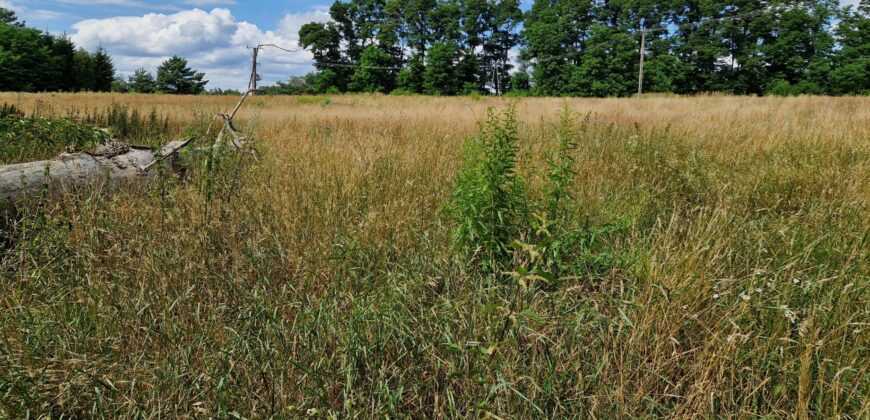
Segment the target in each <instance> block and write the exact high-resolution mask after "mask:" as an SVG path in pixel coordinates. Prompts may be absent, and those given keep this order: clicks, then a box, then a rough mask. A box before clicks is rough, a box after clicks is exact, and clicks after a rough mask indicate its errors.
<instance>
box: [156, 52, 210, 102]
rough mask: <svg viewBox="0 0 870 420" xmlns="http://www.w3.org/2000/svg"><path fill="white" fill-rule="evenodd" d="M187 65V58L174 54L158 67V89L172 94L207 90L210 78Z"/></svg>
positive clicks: (196, 92)
mask: <svg viewBox="0 0 870 420" xmlns="http://www.w3.org/2000/svg"><path fill="white" fill-rule="evenodd" d="M203 77H205V74H204V73H198V72H196V71H195V70H193V69H191V68H190V67H188V66H187V60H185V59H184V58H181V57H179V56H177V55H173V56H172V57H170V58H169V59H167V60H166V61H164V62H163V64H161V65H160V67H158V68H157V81H156V86H157V90H158V91H160V92H164V93H170V94H181V95H185V94H193V95H195V94H200V93H204V92H205V85H206V84H207V83H208V80H202V79H203Z"/></svg>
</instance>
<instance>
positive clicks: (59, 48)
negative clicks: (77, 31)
mask: <svg viewBox="0 0 870 420" xmlns="http://www.w3.org/2000/svg"><path fill="white" fill-rule="evenodd" d="M54 56H55V57H57V60H58V61H57V63H58V66H59V72H60V80H59V83H60V86H59V88H60V90H63V91H67V92H73V91H75V90H76V87H77V86H76V76H75V65H76V61H75V57H76V46H75V44H74V43H73V42H72V40H70V39H69V37H68V36H66V35H64V36H61V37H59V38H57V39H55V42H54Z"/></svg>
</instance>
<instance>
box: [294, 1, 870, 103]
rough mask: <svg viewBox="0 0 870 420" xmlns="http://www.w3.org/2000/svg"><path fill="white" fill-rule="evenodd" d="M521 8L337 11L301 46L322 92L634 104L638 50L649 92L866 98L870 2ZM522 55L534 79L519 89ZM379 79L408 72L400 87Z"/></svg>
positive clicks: (409, 6) (370, 6)
mask: <svg viewBox="0 0 870 420" xmlns="http://www.w3.org/2000/svg"><path fill="white" fill-rule="evenodd" d="M519 5H520V2H519V0H461V1H460V0H339V1H336V2H335V3H334V4H333V5H332V7H331V8H330V16H331V17H332V22H330V23H311V24H308V25H305V26H303V29H302V30H301V31H300V40H301V41H302V42H301V43H302V45H303V47H305V48H306V49H308V50H309V51H311V52H312V53H313V54H314V56H315V67H316V68H317V70H318V72H317V74H318V76H317V77H318V81H317V83H316V84H315V85H316V86H315V88H316V89H317V90H319V91H323V90H325V89H337V90H340V91H346V90H348V89H350V90H357V91H372V90H374V91H384V90H385V89H390V88H391V86H395V87H396V88H399V89H402V90H403V91H407V92H421V91H425V92H430V93H434V94H441V95H446V94H460V93H465V92H472V91H478V92H486V91H488V92H492V93H496V94H499V93H502V92H503V91H505V90H507V89H512V88H516V89H525V86H526V84H528V88H529V89H530V90H532V91H534V93H536V94H540V95H591V96H625V95H630V94H632V93H633V92H635V90H636V88H637V72H638V59H639V55H640V44H641V42H640V41H641V38H644V39H645V41H646V42H645V43H644V51H643V52H644V56H645V77H644V83H643V87H644V91H645V92H674V93H682V94H693V93H699V92H710V91H722V92H730V93H737V94H756V95H757V94H765V93H769V92H771V89H774V90H776V91H777V92H789V94H801V93H807V94H826V93H836V94H845V93H859V92H865V91H866V90H867V87H866V83H865V82H864V81H865V80H867V79H868V77H867V56H868V53H867V51H866V48H867V47H866V45H867V43H868V42H867V39H866V33H867V32H868V30H867V28H866V19H867V12H866V9H867V7H866V0H865V2H864V3H862V7H863V8H859V9H858V10H851V11H841V8H840V6H839V5H838V3H837V1H836V0H810V1H808V2H799V3H796V2H793V1H792V0H764V1H762V0H687V1H683V2H655V1H652V0H601V1H589V0H534V1H533V2H532V4H531V8H530V10H529V11H528V12H527V13H525V14H523V13H522V12H521V11H520V6H519ZM642 33H643V34H645V36H643V37H642V36H641V34H642ZM518 47H519V58H520V61H521V63H522V65H523V67H524V68H525V69H528V71H527V73H528V75H529V76H530V77H529V78H528V79H524V78H523V76H520V77H519V78H518V79H516V80H515V79H514V77H512V73H513V71H514V69H513V66H514V63H513V60H512V56H513V54H514V53H515V52H516V51H517V50H518ZM433 49H437V51H434V52H433ZM372 63H380V65H373V64H372ZM386 63H389V64H386ZM380 67H383V68H388V67H389V68H392V67H404V69H403V70H401V71H399V72H398V74H397V75H396V76H397V77H396V80H395V82H394V83H393V84H392V85H391V83H390V81H391V79H392V78H393V75H394V73H389V72H382V71H377V69H378V68H380ZM514 82H518V83H514ZM520 86H523V87H520Z"/></svg>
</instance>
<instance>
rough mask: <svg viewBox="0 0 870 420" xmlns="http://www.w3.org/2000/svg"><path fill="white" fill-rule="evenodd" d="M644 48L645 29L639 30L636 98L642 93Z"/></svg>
mask: <svg viewBox="0 0 870 420" xmlns="http://www.w3.org/2000/svg"><path fill="white" fill-rule="evenodd" d="M645 49H646V31H640V69H639V71H638V74H637V98H638V99H640V98H641V95H643V54H644V50H645Z"/></svg>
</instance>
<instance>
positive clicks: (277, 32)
mask: <svg viewBox="0 0 870 420" xmlns="http://www.w3.org/2000/svg"><path fill="white" fill-rule="evenodd" d="M841 1H842V2H843V3H845V4H856V3H857V2H858V0H841ZM330 3H331V0H285V1H275V0H258V1H254V0H0V7H5V8H7V9H12V10H14V11H15V12H16V13H17V14H18V16H19V18H20V19H22V20H25V21H27V25H28V26H30V27H35V28H39V29H43V30H46V31H49V32H52V33H58V34H60V33H67V34H69V35H70V36H71V37H72V39H73V41H75V43H76V44H77V45H80V46H83V47H85V48H87V49H93V48H96V47H98V46H102V47H103V48H105V49H106V50H108V51H109V53H110V54H111V55H112V58H113V59H114V62H115V67H116V68H117V70H118V72H119V73H121V74H124V75H127V74H130V73H132V72H133V71H134V70H136V69H137V68H140V67H145V68H146V69H149V70H151V71H154V69H156V67H157V66H158V65H159V64H160V63H161V62H162V61H163V60H164V59H165V58H166V57H168V56H171V55H173V54H178V55H181V56H183V57H186V58H188V60H189V61H190V64H191V65H192V66H193V67H194V68H195V69H197V70H199V71H203V72H205V73H206V78H207V79H208V80H210V82H209V84H208V87H209V88H214V87H219V88H224V89H227V88H235V89H242V88H244V87H245V86H246V85H247V75H248V74H249V72H250V70H249V69H248V66H249V65H250V64H249V63H250V51H249V50H247V49H246V46H250V45H256V44H258V43H274V44H277V45H280V46H282V47H285V48H288V49H291V50H297V49H300V48H299V45H298V32H299V28H300V27H301V26H302V25H303V24H305V23H307V22H312V21H325V20H327V19H328V17H329V16H328V8H329V4H330ZM522 3H523V5H524V8H527V5H528V4H529V3H531V0H523V2H522ZM300 50H301V49H300ZM311 64H312V62H311V55H310V54H308V53H307V52H305V51H299V52H295V53H286V52H283V51H278V50H274V49H270V50H266V51H264V52H263V53H262V54H261V59H260V65H261V71H260V72H261V74H262V76H263V83H265V84H272V83H274V82H276V81H278V80H286V79H287V78H288V77H289V76H291V75H301V74H305V73H307V72H309V71H311V70H312V69H313V67H312V65H311Z"/></svg>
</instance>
